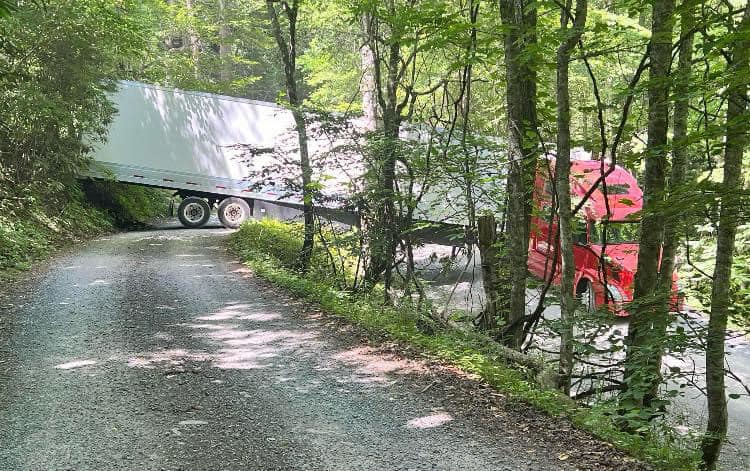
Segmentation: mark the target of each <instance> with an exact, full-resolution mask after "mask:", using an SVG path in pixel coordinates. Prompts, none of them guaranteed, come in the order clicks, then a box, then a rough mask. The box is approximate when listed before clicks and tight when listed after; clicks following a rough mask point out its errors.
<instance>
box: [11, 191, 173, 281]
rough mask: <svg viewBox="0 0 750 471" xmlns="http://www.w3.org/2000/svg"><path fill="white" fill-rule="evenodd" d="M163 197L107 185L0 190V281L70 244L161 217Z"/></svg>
mask: <svg viewBox="0 0 750 471" xmlns="http://www.w3.org/2000/svg"><path fill="white" fill-rule="evenodd" d="M166 203H167V199H166V197H165V195H164V193H162V192H160V191H157V190H153V189H149V188H143V187H136V186H130V185H124V184H117V183H112V182H87V183H84V184H81V183H78V182H75V181H74V182H71V183H70V184H69V185H65V186H62V185H59V186H57V185H56V186H50V185H47V186H43V185H37V186H29V187H25V188H13V189H10V188H5V189H2V191H0V280H4V279H9V278H12V277H14V276H15V275H17V274H18V273H19V272H22V271H24V270H27V269H29V268H30V267H31V266H32V264H33V263H34V262H35V261H38V260H41V259H44V258H46V257H48V256H49V255H50V254H51V253H53V252H55V251H56V250H59V249H60V248H63V247H65V246H67V245H69V244H71V243H73V242H76V241H79V240H83V239H86V238H90V237H94V236H97V235H99V234H102V233H106V232H110V231H113V230H116V229H120V228H128V227H133V226H137V225H142V224H144V223H145V222H146V221H147V220H148V219H150V218H153V217H156V216H159V215H161V214H164V212H165V211H166V208H167V204H166Z"/></svg>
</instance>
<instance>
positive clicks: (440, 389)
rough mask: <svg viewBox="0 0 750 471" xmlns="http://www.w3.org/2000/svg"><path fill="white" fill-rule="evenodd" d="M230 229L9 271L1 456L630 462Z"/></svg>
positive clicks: (1, 337)
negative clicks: (328, 292) (229, 240)
mask: <svg viewBox="0 0 750 471" xmlns="http://www.w3.org/2000/svg"><path fill="white" fill-rule="evenodd" d="M228 233H229V232H228V231H226V230H223V229H217V228H214V229H202V230H177V229H175V228H162V229H160V230H153V231H143V232H130V233H123V234H117V235H113V236H107V237H102V238H98V239H95V240H93V241H91V242H89V243H86V244H84V245H82V246H80V247H79V248H78V249H76V250H73V251H70V252H69V253H67V254H65V255H62V256H60V257H58V258H56V259H55V260H53V261H52V262H51V263H50V264H48V265H47V266H45V267H43V268H42V269H40V270H38V271H37V273H35V274H30V275H29V276H28V277H27V278H26V279H24V280H20V281H19V282H18V283H15V285H14V286H12V287H6V288H0V291H2V293H0V424H2V425H0V470H3V471H5V470H34V471H36V470H97V471H99V470H139V471H140V470H172V471H177V470H558V469H559V470H575V469H591V470H594V469H596V470H607V469H613V470H633V469H645V468H643V466H642V465H641V464H639V463H637V462H635V461H634V460H632V459H631V458H628V457H627V456H626V455H624V454H622V453H620V452H618V451H616V450H614V449H613V448H612V447H611V446H609V445H606V444H604V443H601V442H599V441H597V440H595V439H593V438H592V437H590V436H589V435H587V434H585V433H583V432H581V431H579V430H576V429H575V428H574V427H572V426H571V424H570V423H569V422H567V421H566V420H564V419H556V418H551V417H548V416H546V415H545V414H542V413H539V412H537V411H535V410H534V409H532V408H530V407H528V406H525V405H523V404H521V403H518V402H516V401H511V400H509V399H507V398H506V397H504V396H503V395H502V394H500V393H498V392H496V391H493V390H492V389H490V388H488V387H486V386H484V385H482V384H481V383H479V382H477V381H476V380H474V379H473V378H471V377H469V376H467V375H463V374H461V373H460V372H456V371H453V370H452V369H451V368H449V367H446V366H442V365H439V364H436V363H434V362H431V361H429V360H424V359H420V358H419V357H418V355H414V354H409V352H403V351H402V349H400V347H398V346H394V345H382V344H380V343H379V342H377V341H375V340H368V339H367V338H365V337H363V335H362V334H361V333H358V332H357V329H356V328H352V327H351V326H347V325H346V324H345V323H343V322H341V321H339V320H336V319H334V318H332V317H330V316H328V315H326V314H324V313H321V312H319V310H317V309H316V308H315V306H309V305H306V304H305V303H303V302H300V301H298V300H295V299H292V298H291V297H289V296H288V295H285V294H284V293H283V292H281V291H280V290H278V289H276V288H274V287H272V286H270V285H268V284H267V283H265V282H263V281H262V280H258V279H256V278H254V277H253V275H252V273H250V272H249V271H248V270H247V269H246V268H244V267H243V266H242V265H241V264H240V263H238V262H237V261H236V260H233V259H232V257H231V255H229V253H228V252H227V250H226V237H227V236H228Z"/></svg>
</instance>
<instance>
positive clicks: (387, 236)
mask: <svg viewBox="0 0 750 471" xmlns="http://www.w3.org/2000/svg"><path fill="white" fill-rule="evenodd" d="M386 5H387V8H388V11H389V14H390V15H395V14H396V7H395V4H394V2H393V1H392V0H388V1H387V2H386ZM371 44H373V43H371ZM371 49H372V50H373V51H374V50H375V49H374V47H371ZM387 51H388V52H387V56H386V58H387V59H386V60H384V61H382V62H383V64H382V65H384V66H385V67H386V70H385V73H383V69H382V67H381V58H379V57H377V56H376V57H375V58H374V61H373V65H374V67H373V71H374V77H375V82H376V87H375V97H376V98H377V104H378V107H379V111H380V113H381V114H382V116H381V119H382V123H381V124H382V134H381V135H380V138H381V139H380V141H381V142H380V145H379V149H378V154H379V155H376V156H373V160H374V161H375V164H374V166H373V167H374V172H373V173H374V174H375V175H374V177H375V182H374V183H375V187H374V188H372V190H371V195H370V198H371V201H372V204H373V209H372V224H371V225H370V227H369V249H370V257H369V262H368V264H367V269H366V272H365V283H366V285H367V286H369V287H372V286H374V285H375V283H377V282H378V281H380V280H381V279H382V280H383V281H384V284H385V290H384V293H385V298H386V301H388V300H389V290H390V287H391V276H392V269H393V262H394V260H395V258H396V249H397V244H398V238H399V237H400V233H401V229H400V223H399V220H398V216H397V211H396V203H395V198H396V162H397V158H398V156H397V152H398V141H399V129H400V127H401V120H402V119H403V118H402V116H401V110H400V108H399V102H398V100H399V96H398V89H399V83H400V80H401V73H400V72H401V71H402V69H401V67H402V56H401V44H400V42H399V41H398V40H397V39H395V38H394V39H392V41H391V42H390V43H389V44H388V45H387Z"/></svg>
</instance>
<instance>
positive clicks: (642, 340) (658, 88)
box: [620, 0, 674, 407]
mask: <svg viewBox="0 0 750 471" xmlns="http://www.w3.org/2000/svg"><path fill="white" fill-rule="evenodd" d="M673 11H674V0H654V3H653V15H652V26H651V43H650V62H651V66H650V75H649V82H648V103H649V107H648V140H647V143H646V152H645V156H644V158H645V162H646V171H645V177H644V192H643V219H642V220H641V238H640V241H639V251H638V267H637V271H636V275H635V292H634V296H633V297H634V301H635V304H634V306H633V309H632V310H631V316H630V330H629V331H628V337H627V342H626V343H627V353H626V358H625V384H626V385H628V388H627V389H626V390H625V391H624V392H623V393H622V394H621V396H620V398H621V402H622V404H623V406H625V407H644V406H646V407H648V406H649V405H650V404H651V401H652V400H653V399H654V396H653V393H654V392H655V391H656V389H657V388H658V386H659V384H660V383H661V371H660V365H661V355H662V353H663V352H662V350H663V348H662V338H661V337H659V336H656V335H655V333H656V332H655V329H654V322H666V321H664V320H663V319H659V317H660V316H661V317H666V316H667V312H666V303H665V302H664V301H665V300H664V299H662V298H661V297H659V296H654V294H655V291H656V285H657V282H658V278H659V258H660V256H661V247H662V241H663V236H664V219H663V218H662V217H661V215H660V214H658V213H657V211H658V207H659V205H660V203H661V202H662V201H663V199H664V190H665V185H666V179H665V177H666V166H667V154H668V149H667V131H668V128H669V88H670V87H669V82H668V80H669V70H670V67H671V64H672V30H673V26H674V25H673Z"/></svg>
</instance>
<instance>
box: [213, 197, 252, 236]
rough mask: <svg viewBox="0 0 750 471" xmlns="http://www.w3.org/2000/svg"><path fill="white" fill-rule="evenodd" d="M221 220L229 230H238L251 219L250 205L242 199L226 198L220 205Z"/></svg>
mask: <svg viewBox="0 0 750 471" xmlns="http://www.w3.org/2000/svg"><path fill="white" fill-rule="evenodd" d="M218 212H219V220H220V221H221V223H222V224H223V225H224V227H226V228H228V229H237V228H238V227H240V225H242V223H243V222H245V221H247V220H248V219H250V217H251V216H252V212H251V211H250V205H249V204H247V202H246V201H245V200H243V199H241V198H226V199H224V201H222V202H221V203H220V204H219V211H218Z"/></svg>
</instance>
